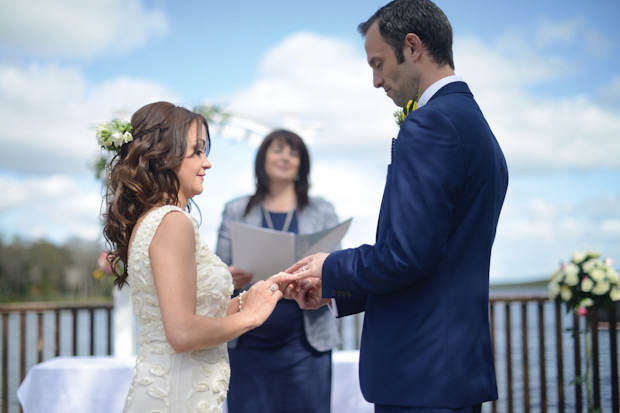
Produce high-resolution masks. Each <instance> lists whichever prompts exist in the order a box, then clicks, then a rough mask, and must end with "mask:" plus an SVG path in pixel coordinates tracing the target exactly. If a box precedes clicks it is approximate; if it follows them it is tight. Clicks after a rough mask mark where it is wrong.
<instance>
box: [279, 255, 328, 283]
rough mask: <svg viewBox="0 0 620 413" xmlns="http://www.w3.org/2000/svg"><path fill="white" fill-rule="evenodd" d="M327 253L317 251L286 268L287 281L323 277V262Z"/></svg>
mask: <svg viewBox="0 0 620 413" xmlns="http://www.w3.org/2000/svg"><path fill="white" fill-rule="evenodd" d="M328 255H329V254H326V253H324V252H318V253H316V254H313V255H310V256H308V257H306V258H302V259H301V260H299V261H297V263H296V264H294V265H293V266H291V267H290V268H288V269H287V270H286V272H287V273H289V274H290V275H288V276H287V277H286V279H287V280H288V281H297V280H301V279H304V278H318V279H321V278H323V263H324V262H325V259H326V258H327V256H328Z"/></svg>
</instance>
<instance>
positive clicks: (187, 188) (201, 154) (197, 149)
mask: <svg viewBox="0 0 620 413" xmlns="http://www.w3.org/2000/svg"><path fill="white" fill-rule="evenodd" d="M197 128H198V123H197V122H194V123H193V124H192V125H191V126H190V128H189V131H188V132H187V150H186V152H185V159H183V162H182V163H181V167H180V168H179V172H178V175H177V176H178V178H179V202H181V203H182V204H183V205H186V204H187V201H189V200H190V199H191V198H192V197H194V196H196V195H198V194H200V193H202V183H203V181H204V175H205V171H206V170H207V169H209V168H211V163H210V162H209V160H208V159H207V155H206V154H205V147H206V144H207V138H206V137H207V131H206V130H205V127H204V125H202V124H201V125H200V129H201V133H200V134H199V135H198V134H197V133H196V132H197Z"/></svg>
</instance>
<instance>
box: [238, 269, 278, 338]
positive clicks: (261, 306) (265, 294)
mask: <svg viewBox="0 0 620 413" xmlns="http://www.w3.org/2000/svg"><path fill="white" fill-rule="evenodd" d="M281 298H282V291H280V289H279V288H278V284H276V283H273V282H268V281H263V280H260V281H258V282H256V283H255V284H254V285H252V287H250V289H249V290H248V291H247V293H246V294H243V298H242V300H243V303H242V307H241V310H242V312H244V313H246V314H248V315H249V316H250V317H252V319H253V322H252V324H253V326H254V327H258V326H260V325H262V324H263V323H264V322H265V321H266V320H267V318H269V316H270V315H271V313H272V312H273V310H274V308H275V307H276V304H277V303H278V301H279V300H280V299H281Z"/></svg>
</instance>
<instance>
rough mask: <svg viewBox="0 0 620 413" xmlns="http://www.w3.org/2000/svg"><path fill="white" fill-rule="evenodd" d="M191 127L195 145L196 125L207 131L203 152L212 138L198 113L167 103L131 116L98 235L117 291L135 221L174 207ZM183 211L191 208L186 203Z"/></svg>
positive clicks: (123, 277)
mask: <svg viewBox="0 0 620 413" xmlns="http://www.w3.org/2000/svg"><path fill="white" fill-rule="evenodd" d="M196 123H197V124H198V126H199V127H198V128H196V129H197V131H196V134H197V136H196V138H197V142H198V140H199V138H200V134H201V132H202V131H201V128H200V125H204V127H205V128H206V134H207V136H206V139H207V142H206V145H205V148H200V150H204V153H205V154H208V153H209V148H210V147H211V140H210V137H209V125H208V124H207V120H206V119H205V117H204V116H203V115H201V114H199V113H194V112H192V111H190V110H188V109H185V108H183V107H179V106H175V105H173V104H172V103H168V102H155V103H150V104H148V105H146V106H143V107H142V108H140V109H138V110H137V111H136V112H135V113H134V114H133V116H132V117H131V126H132V127H133V129H132V130H131V133H132V135H133V140H132V141H131V142H128V143H126V144H124V145H123V146H122V147H121V150H120V151H119V152H118V154H117V155H116V156H115V157H114V158H112V161H111V162H110V172H109V175H108V177H107V179H106V184H107V193H106V195H105V199H104V202H105V204H106V211H105V213H104V214H103V218H104V220H105V226H104V228H103V235H104V237H105V239H106V242H107V244H108V248H109V250H110V251H109V253H108V257H107V259H108V261H109V262H110V267H111V269H112V273H113V274H114V276H115V277H116V278H115V280H114V285H117V286H118V288H119V289H120V288H122V287H123V285H125V284H126V283H127V260H128V255H129V239H130V237H131V232H132V231H133V229H134V227H135V226H136V223H137V222H138V218H139V217H140V216H142V215H143V214H144V213H146V212H147V211H149V210H150V209H151V208H153V207H155V206H158V205H163V204H166V205H178V203H179V199H178V193H179V178H178V175H177V173H178V171H179V168H180V167H181V163H182V162H183V159H185V156H186V154H187V134H188V133H189V129H190V127H191V126H192V125H193V124H196ZM197 149H198V148H197ZM187 209H188V211H189V210H190V209H191V208H190V202H188V203H187ZM119 264H121V265H119Z"/></svg>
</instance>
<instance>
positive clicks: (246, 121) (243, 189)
mask: <svg viewBox="0 0 620 413" xmlns="http://www.w3.org/2000/svg"><path fill="white" fill-rule="evenodd" d="M383 4H384V2H383V1H371V0H357V1H353V0H346V1H338V2H334V1H331V0H329V1H327V0H317V1H314V2H305V1H304V2H301V1H300V2H297V1H288V2H282V1H261V2H255V1H249V0H246V1H237V2H221V1H178V2H172V1H163V0H160V1H140V0H95V1H89V2H74V1H69V0H55V1H43V0H25V1H22V2H15V1H11V0H0V11H1V13H0V124H1V125H3V127H2V128H0V146H1V147H2V150H1V151H0V193H2V196H1V197H0V236H1V237H2V238H3V239H5V240H10V239H11V238H12V237H14V236H20V237H22V238H25V239H38V238H45V239H48V240H51V241H54V242H63V241H64V240H66V239H68V238H72V237H80V238H84V239H89V240H98V239H101V235H100V233H101V226H100V222H99V220H98V214H99V208H100V205H101V196H100V185H99V183H98V182H96V181H95V180H94V179H93V175H92V172H91V168H90V163H91V162H92V160H93V159H94V158H95V156H96V154H97V146H96V141H95V138H94V125H96V123H97V122H98V121H101V120H108V119H110V118H112V117H113V116H127V117H128V116H130V115H131V113H132V112H133V111H135V110H136V109H138V108H139V107H140V106H142V105H144V104H146V103H149V102H151V101H154V100H169V101H172V102H174V103H177V104H181V105H185V106H190V107H191V106H194V105H197V104H201V103H210V104H218V105H221V106H222V107H223V108H224V109H225V110H226V111H227V112H229V113H232V114H233V115H235V118H234V119H235V121H234V122H232V123H231V124H230V125H229V126H228V127H227V128H224V129H221V128H214V131H213V132H215V133H214V137H213V151H212V154H211V156H210V160H211V162H212V163H213V169H212V170H211V171H209V172H208V175H207V179H206V180H205V191H204V193H203V194H202V195H201V196H199V197H198V198H197V203H198V205H199V207H200V210H201V212H202V218H203V221H202V225H201V233H202V235H203V236H204V238H205V239H206V241H207V242H208V243H209V244H210V245H211V246H212V247H213V248H214V247H215V240H216V230H217V226H218V225H219V219H220V214H221V211H222V206H223V203H224V202H225V201H226V200H228V199H230V198H232V197H235V196H239V195H242V194H245V193H248V192H250V191H251V190H252V182H253V177H252V163H253V158H254V153H255V149H256V143H257V142H258V141H259V140H260V138H261V137H262V136H264V134H266V133H267V132H268V131H269V130H270V129H271V128H273V127H287V128H290V129H293V130H295V131H297V132H298V133H300V134H301V136H302V137H304V139H305V140H306V142H307V143H308V145H309V147H310V150H311V152H312V184H313V186H312V193H313V194H314V195H318V196H324V197H326V198H328V199H329V200H331V201H332V202H333V203H334V204H335V205H336V209H337V212H338V213H339V215H340V216H341V218H343V219H344V218H348V217H351V216H352V217H354V221H353V224H352V226H351V229H350V232H349V234H348V235H347V237H346V238H345V240H344V242H343V246H345V247H354V246H357V245H359V244H360V243H372V241H373V237H374V233H375V226H376V218H377V213H378V209H379V203H380V196H381V192H382V190H383V184H384V179H385V167H386V164H387V162H388V161H389V144H390V138H391V137H393V136H395V135H396V133H397V129H396V126H395V124H394V122H393V119H392V112H393V111H394V110H395V107H394V106H393V104H392V102H391V101H390V100H389V99H387V98H386V97H385V95H384V94H383V93H382V92H381V91H378V90H375V89H374V88H373V87H372V83H371V72H370V69H369V68H368V66H367V64H366V62H365V55H364V50H363V41H362V39H361V37H360V35H359V34H358V33H357V31H356V26H357V24H358V23H360V22H361V21H363V20H365V19H366V18H368V17H369V16H370V15H372V13H374V12H375V11H376V10H377V8H379V7H380V6H382V5H383ZM437 4H438V5H439V6H440V7H441V8H442V9H443V10H444V11H445V13H446V14H447V16H448V18H449V19H450V20H451V22H452V25H453V30H454V54H455V64H456V72H457V74H459V75H461V76H463V78H464V80H465V81H467V82H468V84H469V85H470V87H471V89H472V91H473V93H474V95H475V96H476V99H477V100H478V103H479V104H480V106H481V108H482V110H483V111H484V113H485V114H486V116H487V120H488V121H489V124H490V125H491V128H492V129H493V130H494V132H495V134H496V137H497V139H498V141H499V142H500V144H501V145H502V148H503V149H504V152H505V155H506V158H507V161H508V165H509V170H510V184H509V190H508V195H507V198H506V203H505V207H504V210H503V212H502V217H501V219H500V225H499V228H498V233H497V239H496V243H495V247H494V255H493V259H492V263H491V279H492V281H493V282H509V281H520V280H531V279H539V278H543V277H547V276H549V275H550V274H551V273H552V272H553V270H554V269H555V266H556V265H557V264H558V262H559V261H560V260H566V259H568V258H569V257H570V255H571V254H572V252H573V251H574V250H575V249H597V250H599V251H600V252H602V253H603V255H605V256H611V257H613V258H615V259H616V261H617V262H620V184H618V182H620V156H619V155H620V58H619V57H618V56H620V28H619V25H618V24H617V20H618V18H620V4H619V3H618V2H617V1H609V0H608V1H597V2H591V3H589V4H586V3H584V2H582V1H545V2H536V1H529V0H528V1H523V2H497V1H491V0H482V1H476V2H463V1H462V0H445V1H438V2H437ZM246 128H249V129H250V130H251V132H247V131H246V130H245V129H246Z"/></svg>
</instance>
